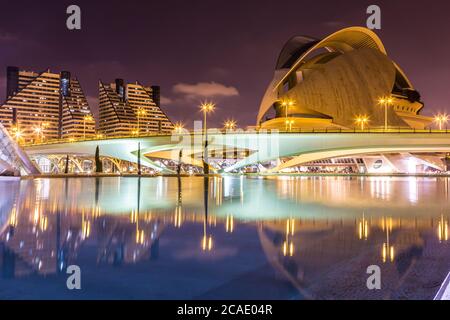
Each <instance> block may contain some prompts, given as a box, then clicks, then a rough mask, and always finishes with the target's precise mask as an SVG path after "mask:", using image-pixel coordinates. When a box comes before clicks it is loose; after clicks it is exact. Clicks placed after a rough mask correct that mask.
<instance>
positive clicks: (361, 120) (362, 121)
mask: <svg viewBox="0 0 450 320" xmlns="http://www.w3.org/2000/svg"><path fill="white" fill-rule="evenodd" d="M368 122H369V117H368V116H366V115H361V116H357V117H356V119H355V123H356V124H357V125H359V126H360V127H361V130H362V131H364V127H365V126H366V124H367V123H368Z"/></svg>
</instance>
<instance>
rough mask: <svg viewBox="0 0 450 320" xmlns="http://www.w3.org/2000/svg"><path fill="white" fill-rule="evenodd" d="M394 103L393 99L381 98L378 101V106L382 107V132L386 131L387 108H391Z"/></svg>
mask: <svg viewBox="0 0 450 320" xmlns="http://www.w3.org/2000/svg"><path fill="white" fill-rule="evenodd" d="M393 103H394V99H393V98H392V97H382V98H380V99H379V100H378V104H380V105H382V106H384V131H387V129H388V120H387V109H388V106H391V105H392V104H393Z"/></svg>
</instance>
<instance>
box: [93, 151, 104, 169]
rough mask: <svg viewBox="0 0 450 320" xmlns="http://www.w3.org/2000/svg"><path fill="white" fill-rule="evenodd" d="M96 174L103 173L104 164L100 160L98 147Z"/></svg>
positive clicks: (96, 152)
mask: <svg viewBox="0 0 450 320" xmlns="http://www.w3.org/2000/svg"><path fill="white" fill-rule="evenodd" d="M95 172H96V173H102V172H103V163H102V160H100V149H99V147H98V146H97V148H96V149H95Z"/></svg>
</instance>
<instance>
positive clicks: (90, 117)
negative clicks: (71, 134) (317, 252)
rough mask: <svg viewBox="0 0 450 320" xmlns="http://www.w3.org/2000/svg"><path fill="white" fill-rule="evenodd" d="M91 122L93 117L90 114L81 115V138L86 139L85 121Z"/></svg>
mask: <svg viewBox="0 0 450 320" xmlns="http://www.w3.org/2000/svg"><path fill="white" fill-rule="evenodd" d="M87 121H89V122H92V121H94V118H93V117H92V116H91V115H90V114H87V115H85V116H84V117H83V140H86V122H87Z"/></svg>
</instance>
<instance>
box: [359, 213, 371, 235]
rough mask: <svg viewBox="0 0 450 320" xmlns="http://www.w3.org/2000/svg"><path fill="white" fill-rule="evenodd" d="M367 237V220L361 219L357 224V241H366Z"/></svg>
mask: <svg viewBox="0 0 450 320" xmlns="http://www.w3.org/2000/svg"><path fill="white" fill-rule="evenodd" d="M368 237H369V222H368V221H367V219H366V218H365V217H364V214H363V217H362V220H361V221H359V223H358V238H359V240H367V239H368Z"/></svg>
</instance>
